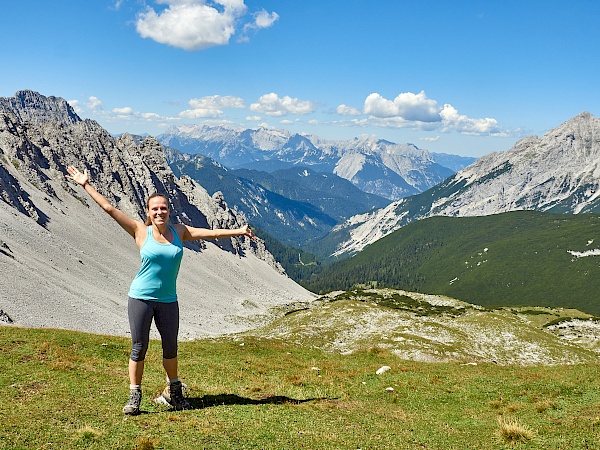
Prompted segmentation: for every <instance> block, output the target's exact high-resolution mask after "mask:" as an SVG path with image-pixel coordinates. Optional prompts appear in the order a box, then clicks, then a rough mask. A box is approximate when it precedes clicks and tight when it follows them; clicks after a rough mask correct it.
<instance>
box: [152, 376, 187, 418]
mask: <svg viewBox="0 0 600 450" xmlns="http://www.w3.org/2000/svg"><path fill="white" fill-rule="evenodd" d="M182 390H183V385H182V384H181V381H176V382H175V383H171V384H168V385H167V387H166V388H165V390H164V391H163V392H162V394H161V395H160V397H158V398H157V399H156V401H157V402H158V403H162V404H166V405H169V406H171V407H172V408H173V409H174V410H175V411H181V410H183V409H191V408H192V406H191V405H190V403H189V402H188V401H187V400H186V399H185V397H184V396H183V392H182Z"/></svg>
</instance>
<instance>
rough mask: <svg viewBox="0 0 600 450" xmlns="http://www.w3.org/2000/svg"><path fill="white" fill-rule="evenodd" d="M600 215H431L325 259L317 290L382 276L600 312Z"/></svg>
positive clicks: (469, 296) (490, 299) (488, 297)
mask: <svg viewBox="0 0 600 450" xmlns="http://www.w3.org/2000/svg"><path fill="white" fill-rule="evenodd" d="M599 225H600V217H599V216H598V215H595V214H579V215H563V214H552V213H542V212H536V211H514V212H509V213H504V214H498V215H492V216H483V217H459V218H457V217H431V218H427V219H423V220H420V221H418V222H414V223H411V224H409V225H407V226H405V227H402V228H401V229H400V230H397V231H395V232H394V233H392V234H390V235H388V236H386V237H384V238H382V239H380V240H378V241H377V242H375V243H373V244H372V245H371V246H369V247H368V248H366V249H365V250H363V251H362V252H360V253H358V254H357V255H355V256H354V257H352V258H350V259H346V260H343V261H340V262H337V263H334V264H332V265H331V266H328V267H325V268H324V270H323V271H322V272H321V273H320V274H316V275H314V276H313V278H312V279H311V280H310V281H308V282H306V283H305V285H306V286H307V287H309V288H310V289H312V290H313V291H315V292H324V291H329V290H339V289H342V290H346V289H350V288H352V287H353V286H355V285H357V284H367V285H369V284H370V283H372V282H377V285H379V286H388V287H395V288H400V289H407V290H412V291H418V292H425V293H429V294H443V295H448V296H451V297H454V298H459V299H461V300H464V301H467V302H469V303H474V304H478V305H483V306H512V305H529V306H552V307H565V308H576V309H579V310H582V311H585V312H588V313H590V314H595V315H600V302H599V301H598V299H597V297H596V296H595V295H594V293H595V292H598V290H599V289H600V277H599V276H598V274H599V273H598V270H599V269H598V261H597V258H598V256H597V255H599V254H600V247H599V245H600V235H599Z"/></svg>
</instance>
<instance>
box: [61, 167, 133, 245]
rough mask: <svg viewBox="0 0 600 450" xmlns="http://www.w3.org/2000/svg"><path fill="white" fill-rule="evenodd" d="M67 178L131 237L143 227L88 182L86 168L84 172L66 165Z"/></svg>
mask: <svg viewBox="0 0 600 450" xmlns="http://www.w3.org/2000/svg"><path fill="white" fill-rule="evenodd" d="M67 172H69V175H67V178H68V179H69V180H72V181H74V182H75V183H77V184H79V185H80V186H82V187H83V189H85V191H86V192H87V193H88V194H89V195H90V197H92V199H93V200H94V201H95V202H96V203H97V204H98V205H99V206H100V207H101V208H102V209H103V210H104V211H106V212H107V213H108V215H110V216H111V217H112V218H113V219H114V220H115V221H116V222H117V223H118V224H119V225H120V226H121V228H123V229H124V230H125V231H127V233H129V234H130V235H131V236H132V237H133V238H135V237H136V233H137V232H138V230H139V229H140V227H142V228H145V227H144V224H143V223H142V222H140V221H137V220H135V219H132V218H131V217H129V216H128V215H127V214H125V213H124V212H123V211H121V210H120V209H117V208H115V207H114V206H113V205H111V204H110V202H109V201H108V200H107V199H106V197H104V196H103V195H102V194H101V193H100V192H98V191H97V190H96V189H95V188H94V186H92V185H91V184H90V182H89V181H90V177H89V175H88V173H87V169H86V170H84V172H83V173H82V172H80V171H79V169H77V168H76V167H75V166H69V167H67Z"/></svg>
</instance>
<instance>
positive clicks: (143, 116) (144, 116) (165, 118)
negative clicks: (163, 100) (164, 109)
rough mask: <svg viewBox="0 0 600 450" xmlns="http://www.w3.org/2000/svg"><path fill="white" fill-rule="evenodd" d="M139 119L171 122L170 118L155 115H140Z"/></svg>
mask: <svg viewBox="0 0 600 450" xmlns="http://www.w3.org/2000/svg"><path fill="white" fill-rule="evenodd" d="M140 117H141V118H142V119H146V120H173V118H172V117H163V116H161V115H160V114H156V113H141V114H140Z"/></svg>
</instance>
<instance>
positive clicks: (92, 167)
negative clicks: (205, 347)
mask: <svg viewBox="0 0 600 450" xmlns="http://www.w3.org/2000/svg"><path fill="white" fill-rule="evenodd" d="M69 165H75V166H77V167H79V168H80V169H81V170H84V169H85V170H87V171H88V172H89V174H90V177H91V178H90V179H91V183H92V184H93V185H94V186H95V187H96V188H97V189H98V191H99V192H101V193H102V194H103V195H104V196H105V197H106V198H107V199H108V200H109V201H110V202H111V203H112V204H113V205H115V206H117V207H119V208H120V209H121V210H123V211H124V212H126V213H127V214H129V215H130V216H131V217H134V218H138V219H140V220H145V201H146V198H147V197H148V196H149V194H151V193H153V192H155V191H159V192H163V193H166V194H167V195H168V197H169V200H170V203H171V209H172V216H171V220H172V221H175V222H180V223H186V224H192V225H194V226H199V227H206V228H217V227H218V228H233V227H239V226H241V225H242V224H244V223H246V222H247V219H246V218H245V217H244V215H243V214H242V213H241V212H239V211H235V210H233V209H231V208H229V207H227V205H226V202H225V201H224V199H223V197H222V195H220V194H219V195H214V196H211V195H209V194H208V193H207V191H206V190H205V189H204V188H202V187H201V186H200V185H198V184H197V183H196V182H194V181H193V180H192V179H191V178H189V177H185V176H184V177H181V178H178V177H176V176H175V174H174V173H173V171H172V170H171V169H170V167H169V165H168V163H167V160H166V156H165V153H164V151H163V147H162V146H161V145H160V144H159V143H158V141H156V139H154V138H152V137H146V138H144V139H141V140H139V141H138V143H136V141H135V140H134V138H133V137H132V136H130V135H128V134H125V135H123V136H121V137H119V138H114V137H112V136H111V135H110V134H109V133H108V132H107V131H106V130H104V129H103V128H102V127H101V126H100V125H99V124H98V123H97V122H95V121H93V120H88V119H85V120H82V119H81V118H79V117H78V116H77V114H76V113H75V112H74V110H73V109H72V108H71V106H70V105H69V104H68V103H67V102H66V101H65V100H64V99H62V98H57V97H45V96H43V95H41V94H39V93H37V92H33V91H19V92H17V93H16V94H15V96H14V97H12V98H0V241H1V242H0V249H1V251H0V270H1V272H2V277H0V310H1V311H2V314H1V315H2V316H3V317H4V316H6V317H9V318H10V320H12V321H13V322H14V323H17V324H20V325H24V326H41V327H57V328H68V329H74V330H81V331H87V332H93V333H100V334H114V335H127V333H128V322H127V296H126V294H127V290H128V285H129V283H130V282H131V280H132V279H133V277H134V276H135V272H136V270H137V269H138V267H139V252H138V250H137V247H136V246H135V243H134V242H133V241H132V240H131V237H130V236H129V235H127V233H125V232H124V231H123V230H121V229H120V228H119V226H118V225H117V224H116V223H115V222H114V221H113V220H112V219H110V217H109V216H107V215H106V213H104V211H102V210H101V208H99V207H98V206H97V205H95V204H94V202H93V201H92V200H91V199H90V198H89V196H88V195H87V194H85V192H84V191H83V190H82V189H81V188H80V187H79V186H76V185H74V184H73V183H69V182H68V181H67V179H66V178H65V175H66V167H67V166H69ZM186 247H187V249H186V252H185V254H184V258H185V259H184V261H183V263H182V270H181V273H180V276H179V281H178V292H179V296H180V299H181V310H182V319H181V337H182V338H195V337H198V336H203V335H214V334H221V333H223V332H227V331H240V330H244V329H247V328H248V327H249V323H250V322H251V321H252V320H258V321H261V320H264V319H265V318H266V317H270V315H271V314H275V312H273V311H275V310H276V309H277V308H278V307H280V306H283V305H287V304H289V303H293V302H294V301H307V300H310V299H312V298H313V297H314V296H313V295H312V294H311V293H310V292H308V291H306V290H305V289H303V288H301V287H300V286H299V285H297V284H296V283H294V282H293V281H292V280H291V279H290V278H288V277H287V276H286V275H285V274H284V273H283V269H282V267H281V265H280V264H279V263H277V262H276V261H275V260H274V258H273V256H272V255H271V254H270V253H269V252H268V250H267V249H266V248H265V245H264V242H262V241H261V240H257V241H251V240H249V239H247V238H232V239H220V240H218V241H201V242H190V243H186Z"/></svg>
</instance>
